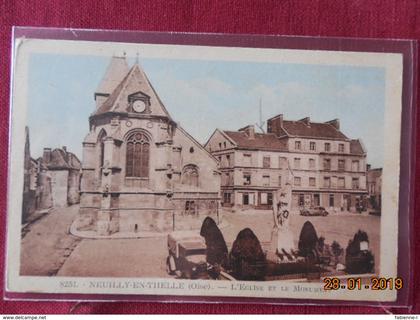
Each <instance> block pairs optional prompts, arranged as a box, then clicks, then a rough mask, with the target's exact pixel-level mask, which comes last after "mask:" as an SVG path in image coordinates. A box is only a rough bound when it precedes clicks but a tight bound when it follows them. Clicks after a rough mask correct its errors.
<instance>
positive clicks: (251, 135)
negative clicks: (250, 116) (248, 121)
mask: <svg viewBox="0 0 420 320" xmlns="http://www.w3.org/2000/svg"><path fill="white" fill-rule="evenodd" d="M239 131H241V132H245V133H246V135H247V136H248V139H255V128H254V126H253V125H249V126H246V127H244V128H241V129H239Z"/></svg>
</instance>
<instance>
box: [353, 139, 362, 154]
mask: <svg viewBox="0 0 420 320" xmlns="http://www.w3.org/2000/svg"><path fill="white" fill-rule="evenodd" d="M350 153H351V154H359V155H363V154H365V151H364V149H363V146H362V144H361V142H360V140H351V141H350Z"/></svg>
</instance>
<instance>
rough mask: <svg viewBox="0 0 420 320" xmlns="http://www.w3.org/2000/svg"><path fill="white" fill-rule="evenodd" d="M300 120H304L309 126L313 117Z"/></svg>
mask: <svg viewBox="0 0 420 320" xmlns="http://www.w3.org/2000/svg"><path fill="white" fill-rule="evenodd" d="M299 121H301V122H303V123H304V124H306V125H307V126H308V127H309V126H310V125H311V119H310V118H309V117H306V118H303V119H300V120H299Z"/></svg>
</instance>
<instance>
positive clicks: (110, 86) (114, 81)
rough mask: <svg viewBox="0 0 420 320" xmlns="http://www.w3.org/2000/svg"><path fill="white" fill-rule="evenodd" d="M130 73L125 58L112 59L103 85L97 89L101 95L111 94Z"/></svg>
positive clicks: (103, 79) (102, 82)
mask: <svg viewBox="0 0 420 320" xmlns="http://www.w3.org/2000/svg"><path fill="white" fill-rule="evenodd" d="M128 71H129V68H128V64H127V61H126V59H125V57H115V56H114V57H112V58H111V63H110V64H109V66H108V68H107V70H106V72H105V75H104V77H103V78H102V81H101V83H100V84H99V86H98V88H97V89H96V91H95V92H96V93H99V94H111V93H112V92H113V91H114V90H115V88H116V87H117V86H118V84H119V83H120V82H121V81H122V79H123V78H124V77H125V76H126V75H127V73H128Z"/></svg>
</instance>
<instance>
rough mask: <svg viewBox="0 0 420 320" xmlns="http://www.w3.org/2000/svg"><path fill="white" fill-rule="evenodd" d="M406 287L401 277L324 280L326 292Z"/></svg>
mask: <svg viewBox="0 0 420 320" xmlns="http://www.w3.org/2000/svg"><path fill="white" fill-rule="evenodd" d="M403 287H404V281H403V279H402V278H401V277H397V278H384V277H372V278H370V279H363V278H352V277H350V278H347V279H339V278H335V277H327V278H324V290H327V291H328V290H341V289H346V290H381V291H383V290H401V289H402V288H403Z"/></svg>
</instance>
